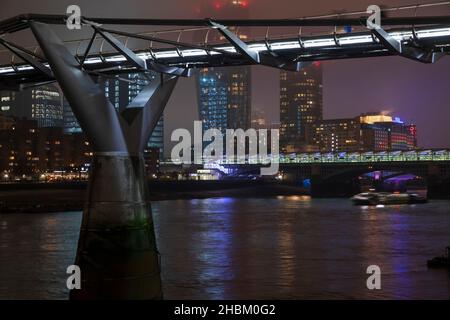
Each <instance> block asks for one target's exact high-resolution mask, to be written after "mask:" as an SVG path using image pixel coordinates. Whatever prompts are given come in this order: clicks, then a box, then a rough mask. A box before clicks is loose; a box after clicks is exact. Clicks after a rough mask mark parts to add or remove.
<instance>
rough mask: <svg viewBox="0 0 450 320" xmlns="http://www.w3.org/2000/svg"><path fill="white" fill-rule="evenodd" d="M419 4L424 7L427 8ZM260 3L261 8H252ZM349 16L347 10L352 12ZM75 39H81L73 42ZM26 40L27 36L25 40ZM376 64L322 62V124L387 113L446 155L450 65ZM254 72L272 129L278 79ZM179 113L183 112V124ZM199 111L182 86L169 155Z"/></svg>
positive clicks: (183, 82)
mask: <svg viewBox="0 0 450 320" xmlns="http://www.w3.org/2000/svg"><path fill="white" fill-rule="evenodd" d="M115 2H116V1H112V2H111V6H110V8H113V7H114V4H115ZM200 2H201V1H193V0H192V1H183V2H182V3H179V2H174V1H166V2H164V3H163V4H161V5H160V6H158V8H153V7H152V8H151V9H150V8H149V7H147V6H146V4H145V1H140V0H133V1H131V2H130V5H129V6H127V7H126V8H121V10H120V11H114V10H109V11H108V12H104V7H103V6H102V5H101V4H94V3H92V2H90V1H78V2H77V3H78V4H79V5H80V6H81V8H83V10H84V13H85V14H86V15H90V16H95V15H104V14H107V15H109V16H133V17H139V16H146V17H149V16H151V17H171V18H177V17H183V18H185V17H192V18H196V17H198V14H199V13H198V11H196V8H197V7H198V6H197V5H199V4H200ZM422 2H423V3H425V1H421V3H422ZM71 3H72V2H71V1H60V2H58V3H57V4H56V3H54V2H52V1H44V3H43V4H42V5H41V4H40V5H37V4H34V3H33V4H28V5H27V10H26V12H37V13H39V12H43V11H45V12H46V13H63V12H64V10H65V8H66V7H67V5H68V4H71ZM118 3H119V2H117V4H118ZM175 3H176V5H174V4H175ZM255 3H256V4H257V5H254V4H255ZM368 4H371V2H370V1H362V2H358V1H354V0H345V1H343V2H342V4H339V6H338V5H337V4H330V3H326V2H325V1H316V2H315V3H314V5H309V4H304V3H297V2H295V1H284V2H283V5H281V6H280V5H279V4H278V3H273V2H271V1H266V0H259V1H256V0H253V1H249V2H248V7H249V11H250V18H275V17H279V16H283V17H296V16H302V15H313V14H318V13H323V12H333V11H338V10H339V9H340V8H342V7H345V8H352V10H353V9H354V10H361V9H363V10H365V8H366V7H367V5H368ZM379 4H380V5H385V6H393V5H395V6H396V5H406V4H409V1H405V0H402V1H397V2H396V3H395V4H393V3H392V2H391V1H379ZM4 7H5V9H4V10H3V11H2V12H1V13H0V18H5V17H8V16H13V15H16V14H19V13H25V12H24V11H23V7H22V6H21V4H20V3H19V2H13V1H9V0H6V3H5V6H4ZM43 8H45V10H43ZM275 8H278V10H275ZM285 8H289V10H287V9H285ZM352 10H350V9H347V11H352ZM436 10H437V11H436ZM449 11H450V7H445V6H444V7H442V8H440V9H434V8H428V9H427V8H422V9H420V10H419V14H422V13H423V14H443V15H444V14H446V13H448V12H449ZM220 14H221V12H220V10H217V16H219V15H220ZM215 16H216V15H215ZM274 32H275V31H274ZM81 34H83V33H81ZM78 35H80V34H77V36H76V37H78ZM28 38H29V37H27V36H24V39H25V40H26V39H28ZM25 40H24V41H25ZM371 59H372V60H369V59H353V60H352V61H345V60H344V61H324V62H323V70H324V71H323V72H324V74H323V85H324V94H323V101H324V119H331V118H345V117H351V116H354V115H356V114H360V113H364V112H372V111H379V110H389V111H391V112H392V113H394V114H396V115H398V116H401V117H402V118H404V119H405V120H406V121H407V122H414V123H415V124H417V126H418V127H419V128H421V129H420V136H421V137H420V141H419V145H420V146H423V147H425V148H443V147H447V145H446V144H447V142H446V138H447V137H448V136H449V135H450V128H449V127H448V126H447V125H446V118H448V117H450V108H448V104H449V103H448V101H450V92H449V91H448V90H447V89H446V84H447V83H450V74H449V73H448V72H445V70H446V69H447V68H448V67H449V66H450V61H449V60H448V59H445V58H444V59H442V60H441V61H438V62H437V63H436V64H434V65H425V64H421V63H417V62H415V61H409V60H408V59H404V58H401V57H380V58H371ZM251 69H252V80H253V81H252V109H257V108H259V109H262V110H263V111H264V112H265V114H266V117H267V122H268V123H273V122H279V117H278V114H279V97H278V92H279V83H278V79H279V71H278V70H274V69H270V68H266V67H261V66H256V67H251ZM417 74H420V75H421V77H420V79H419V78H417V77H414V75H417ZM431 89H432V90H431ZM380 92H382V93H380ZM178 106H182V108H183V114H182V116H180V113H179V111H178ZM197 106H198V101H196V87H195V80H194V79H192V78H189V79H180V81H179V83H178V84H177V88H176V89H175V91H174V94H173V96H172V97H171V99H170V100H169V103H168V105H167V108H166V111H165V117H166V118H167V121H166V122H165V132H164V139H165V141H166V142H167V143H168V144H169V145H168V148H170V147H171V146H170V134H171V132H172V131H173V129H175V128H187V129H190V130H192V127H193V121H194V120H196V119H198V111H197Z"/></svg>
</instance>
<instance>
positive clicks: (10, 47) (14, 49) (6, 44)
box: [0, 38, 53, 78]
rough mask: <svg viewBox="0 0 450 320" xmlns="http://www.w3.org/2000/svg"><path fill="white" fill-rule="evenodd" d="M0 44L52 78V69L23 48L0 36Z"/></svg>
mask: <svg viewBox="0 0 450 320" xmlns="http://www.w3.org/2000/svg"><path fill="white" fill-rule="evenodd" d="M0 44H1V45H2V46H4V47H5V48H6V49H8V50H9V51H11V52H12V53H14V54H15V55H16V56H18V57H19V58H21V59H22V60H23V61H25V62H28V63H29V64H30V65H31V66H33V68H35V69H36V70H38V71H40V72H42V73H43V74H44V75H46V76H47V77H48V78H53V73H52V71H51V70H50V69H49V68H47V67H46V66H45V65H44V64H42V63H41V62H39V61H38V60H37V59H36V57H34V56H33V55H31V54H30V53H28V52H27V50H24V49H22V48H20V47H18V46H16V45H14V44H12V43H9V42H8V41H6V40H4V39H2V38H0Z"/></svg>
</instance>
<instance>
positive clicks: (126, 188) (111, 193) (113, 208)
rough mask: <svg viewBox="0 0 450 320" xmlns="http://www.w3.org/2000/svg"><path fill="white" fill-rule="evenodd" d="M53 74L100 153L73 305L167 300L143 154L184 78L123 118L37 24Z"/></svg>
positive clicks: (151, 91)
mask: <svg viewBox="0 0 450 320" xmlns="http://www.w3.org/2000/svg"><path fill="white" fill-rule="evenodd" d="M30 25H31V29H32V31H33V33H34V35H35V37H36V39H37V41H38V43H39V45H40V46H41V48H42V50H43V52H44V54H45V56H46V58H47V59H48V63H49V65H50V67H51V69H52V72H53V75H54V77H55V78H56V80H57V81H58V83H59V85H60V86H61V89H62V91H63V92H64V94H65V96H66V98H67V100H68V101H69V103H70V106H71V107H72V110H73V112H74V114H75V116H76V117H77V119H78V121H79V123H80V126H81V127H82V129H83V131H84V132H85V133H86V135H87V136H88V138H89V140H90V141H91V143H92V146H93V149H94V152H95V153H94V159H93V166H92V174H91V179H90V184H89V189H88V199H87V203H86V206H85V209H84V213H83V221H82V226H81V232H80V238H79V243H78V250H77V257H76V262H75V263H76V264H77V265H78V266H79V267H80V269H81V278H82V286H81V290H72V291H71V298H73V299H121V298H127V299H160V298H162V290H161V278H160V268H159V259H158V251H157V248H156V241H155V234H154V228H153V220H152V216H151V207H150V202H149V199H148V185H147V180H146V174H145V169H144V160H143V155H142V154H143V150H144V147H145V146H146V144H147V141H148V140H149V138H150V135H151V133H152V131H153V129H154V128H155V126H156V124H157V121H158V119H159V118H160V117H161V115H162V112H163V110H164V107H165V105H166V103H167V101H168V99H169V97H170V94H171V92H172V90H173V89H174V87H175V84H176V82H177V79H178V77H177V76H174V75H164V76H161V78H157V79H155V80H154V81H152V82H151V83H150V85H148V86H147V87H146V88H144V90H142V92H141V93H140V94H139V95H138V96H137V97H136V98H135V99H134V100H133V101H132V102H131V103H130V104H129V105H128V106H127V107H126V108H124V109H123V110H120V111H117V110H116V109H115V108H114V106H113V105H112V104H111V103H110V102H109V101H108V99H107V98H106V97H105V94H104V92H103V91H102V90H101V89H100V86H99V85H98V84H96V83H95V82H94V81H93V80H92V79H91V77H90V76H89V74H88V73H87V72H85V71H84V70H83V69H82V68H81V66H80V63H79V62H78V61H77V60H76V59H75V58H74V56H73V55H72V54H71V53H70V52H69V51H68V50H67V48H66V47H65V46H64V44H63V42H62V41H61V40H60V39H59V38H58V37H57V36H56V34H55V33H54V32H53V31H52V30H51V29H50V28H49V27H48V25H46V24H44V23H40V22H30Z"/></svg>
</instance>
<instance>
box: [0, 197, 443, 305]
mask: <svg viewBox="0 0 450 320" xmlns="http://www.w3.org/2000/svg"><path fill="white" fill-rule="evenodd" d="M449 205H450V202H446V201H433V202H430V203H428V204H425V205H416V206H386V207H379V208H377V207H355V206H352V205H351V204H350V203H349V201H347V200H341V199H340V200H338V199H320V200H317V199H311V198H309V197H278V198H271V199H242V198H238V199H234V198H220V199H203V200H176V201H162V202H155V203H153V213H154V220H155V226H156V234H157V238H158V246H159V250H160V252H161V258H162V270H163V275H162V276H163V281H164V294H165V297H166V298H168V299H244V298H247V299H252V298H255V299H268V298H275V299H296V298H318V299H329V298H344V299H345V298H388V299H390V298H433V299H436V298H441V299H448V298H449V297H450V280H449V279H450V277H449V274H448V273H447V272H442V271H439V270H428V269H427V268H426V260H427V259H428V258H430V257H432V256H435V255H438V254H440V253H441V250H442V249H443V248H444V247H445V246H446V245H448V244H450V233H449V232H448V230H450V212H449V209H448V208H449ZM80 221H81V213H79V212H70V213H58V214H29V215H28V214H13V215H5V214H0V298H22V299H27V298H41V299H43V298H57V299H65V298H67V290H66V289H65V277H66V274H65V268H66V267H67V265H69V264H72V263H73V260H74V256H75V248H76V242H77V238H78V230H79V225H80ZM371 264H377V265H379V266H380V267H381V270H382V290H379V291H370V290H367V288H366V279H367V274H366V268H367V266H368V265H371Z"/></svg>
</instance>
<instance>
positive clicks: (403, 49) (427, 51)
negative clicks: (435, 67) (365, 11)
mask: <svg viewBox="0 0 450 320" xmlns="http://www.w3.org/2000/svg"><path fill="white" fill-rule="evenodd" d="M372 33H373V34H374V35H375V37H377V39H378V40H379V41H380V42H381V43H382V44H383V45H384V46H385V47H386V48H387V49H388V50H389V51H391V52H394V53H396V54H398V55H400V56H402V57H405V58H408V59H411V60H415V61H419V62H423V63H434V62H436V61H437V60H439V59H440V58H441V57H443V56H444V53H443V52H434V51H433V49H432V48H424V47H421V46H420V44H417V46H412V45H411V44H405V43H403V42H402V41H398V40H396V39H395V38H394V37H392V36H391V35H390V34H389V33H387V32H386V31H385V30H383V28H382V27H380V26H378V25H375V26H374V28H373V29H372Z"/></svg>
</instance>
